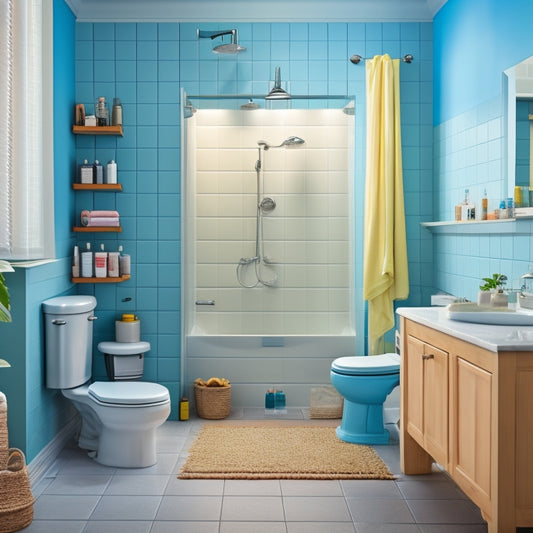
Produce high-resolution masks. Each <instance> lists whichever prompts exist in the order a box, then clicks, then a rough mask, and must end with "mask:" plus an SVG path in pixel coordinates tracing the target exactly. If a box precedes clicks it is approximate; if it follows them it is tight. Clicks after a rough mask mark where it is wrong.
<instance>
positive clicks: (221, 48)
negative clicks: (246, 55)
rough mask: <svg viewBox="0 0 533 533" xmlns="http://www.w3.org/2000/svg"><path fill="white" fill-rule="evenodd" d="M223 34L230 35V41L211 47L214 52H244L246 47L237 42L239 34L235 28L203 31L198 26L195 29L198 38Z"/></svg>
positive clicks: (208, 37) (213, 37) (211, 37)
mask: <svg viewBox="0 0 533 533" xmlns="http://www.w3.org/2000/svg"><path fill="white" fill-rule="evenodd" d="M224 35H231V42H229V43H226V44H219V45H218V46H215V47H214V48H213V53H214V54H238V53H239V52H244V51H245V50H246V48H245V47H244V46H241V45H240V44H239V34H238V32H237V30H236V29H233V30H218V31H205V30H201V29H200V28H198V29H197V30H196V36H197V37H198V39H211V40H213V39H216V38H217V37H223V36H224Z"/></svg>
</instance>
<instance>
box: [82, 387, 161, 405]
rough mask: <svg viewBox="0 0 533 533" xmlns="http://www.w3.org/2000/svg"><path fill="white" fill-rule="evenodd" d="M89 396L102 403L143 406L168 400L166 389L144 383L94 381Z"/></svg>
mask: <svg viewBox="0 0 533 533" xmlns="http://www.w3.org/2000/svg"><path fill="white" fill-rule="evenodd" d="M89 395H90V396H92V397H93V398H95V399H96V400H98V401H99V402H103V403H111V404H122V405H124V404H126V405H143V404H154V403H161V402H164V401H166V400H168V399H169V394H168V389H167V388H166V387H163V385H159V384H157V383H147V382H145V381H95V382H94V383H93V384H92V385H90V386H89Z"/></svg>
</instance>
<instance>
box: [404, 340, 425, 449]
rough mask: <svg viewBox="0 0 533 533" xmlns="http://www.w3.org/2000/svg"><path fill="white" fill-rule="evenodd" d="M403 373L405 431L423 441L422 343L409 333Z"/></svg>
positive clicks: (419, 441)
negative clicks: (405, 407) (405, 398)
mask: <svg viewBox="0 0 533 533" xmlns="http://www.w3.org/2000/svg"><path fill="white" fill-rule="evenodd" d="M406 355H407V357H406V360H405V364H406V367H407V368H406V369H405V375H406V377H407V383H406V387H405V390H404V394H405V395H406V397H407V401H406V406H407V431H408V432H409V434H410V435H411V437H413V439H415V440H416V442H418V444H420V446H424V447H425V443H424V359H423V356H424V343H423V342H422V341H420V340H419V339H417V338H416V337H412V336H411V335H409V336H408V337H407V354H406Z"/></svg>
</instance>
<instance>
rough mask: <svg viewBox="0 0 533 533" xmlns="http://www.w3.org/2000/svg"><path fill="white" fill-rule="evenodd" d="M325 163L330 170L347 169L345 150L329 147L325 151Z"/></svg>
mask: <svg viewBox="0 0 533 533" xmlns="http://www.w3.org/2000/svg"><path fill="white" fill-rule="evenodd" d="M327 156H328V158H327V161H328V162H327V165H328V169H329V170H331V171H341V170H343V171H346V170H348V157H347V154H346V150H342V149H335V148H329V149H328V151H327Z"/></svg>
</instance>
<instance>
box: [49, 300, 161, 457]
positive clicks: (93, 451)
mask: <svg viewBox="0 0 533 533" xmlns="http://www.w3.org/2000/svg"><path fill="white" fill-rule="evenodd" d="M95 307H96V299H95V298H94V297H93V296H81V295H80V296H60V297H57V298H51V299H49V300H46V301H45V302H43V314H44V321H45V336H46V349H45V351H46V386H47V387H48V388H50V389H60V390H61V393H62V394H63V396H64V397H65V398H68V399H69V400H70V401H71V402H72V404H73V405H74V407H75V408H76V409H77V410H78V411H79V413H80V415H81V430H80V435H79V439H78V444H79V446H80V448H82V449H85V450H89V452H90V456H91V457H93V458H94V460H95V461H97V462H98V463H101V464H103V465H107V466H115V467H125V468H143V467H147V466H152V465H154V464H155V463H156V462H157V456H156V428H157V427H159V426H160V425H161V424H163V422H164V421H165V420H166V419H167V418H168V415H169V414H170V395H169V392H168V389H167V388H166V387H163V386H162V385H159V384H157V383H149V382H143V381H96V382H94V383H92V384H91V370H92V346H93V339H92V336H93V327H92V324H93V321H94V320H95V319H96V317H95V316H94V313H93V311H94V309H95ZM140 347H146V348H147V349H148V350H149V349H150V345H149V343H144V344H143V343H137V345H136V346H134V347H133V348H134V351H135V352H138V350H139V348H140ZM129 356H130V357H134V356H133V355H129ZM141 375H142V373H141Z"/></svg>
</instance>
